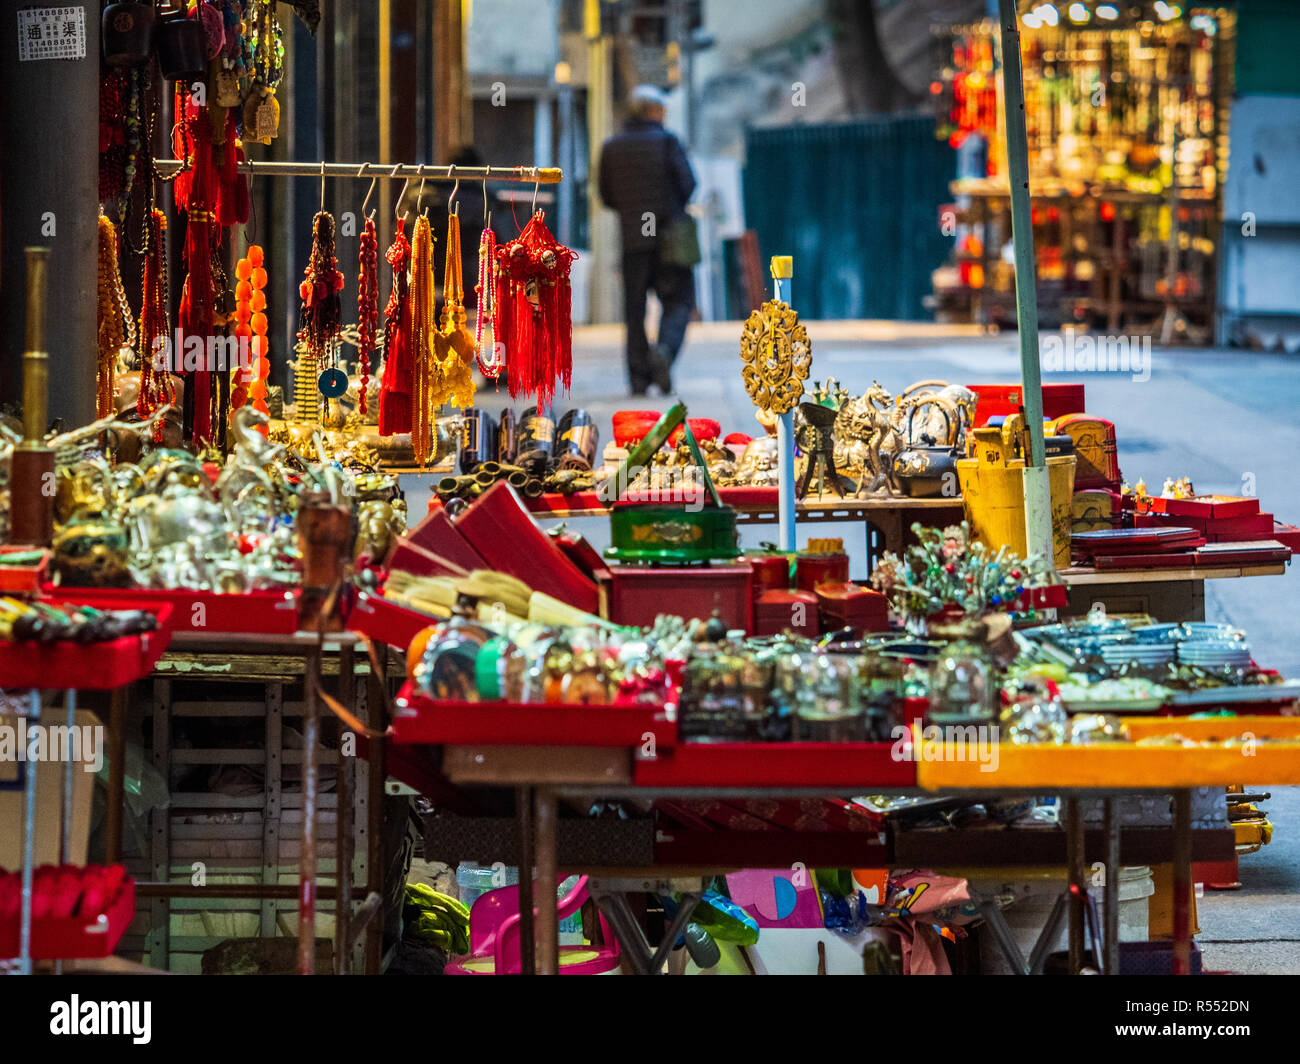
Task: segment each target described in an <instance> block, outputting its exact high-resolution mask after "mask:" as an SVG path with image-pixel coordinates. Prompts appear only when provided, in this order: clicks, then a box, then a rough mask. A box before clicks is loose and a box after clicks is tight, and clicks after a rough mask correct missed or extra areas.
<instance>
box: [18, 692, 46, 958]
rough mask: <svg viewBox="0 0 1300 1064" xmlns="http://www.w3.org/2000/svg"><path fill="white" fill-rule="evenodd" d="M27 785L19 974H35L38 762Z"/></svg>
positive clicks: (33, 717) (33, 696)
mask: <svg viewBox="0 0 1300 1064" xmlns="http://www.w3.org/2000/svg"><path fill="white" fill-rule="evenodd" d="M27 723H28V727H38V726H39V725H40V723H41V692H40V691H38V690H37V689H36V688H34V687H33V688H32V690H31V693H30V694H29V695H28V696H27ZM23 769H24V773H25V775H24V778H23V783H24V788H23V883H22V892H23V897H22V908H21V914H20V923H19V929H18V974H19V975H31V974H32V873H33V871H34V866H35V864H36V762H35V761H34V760H31V759H30V758H29V759H28V760H27V761H25V762H24V764H23Z"/></svg>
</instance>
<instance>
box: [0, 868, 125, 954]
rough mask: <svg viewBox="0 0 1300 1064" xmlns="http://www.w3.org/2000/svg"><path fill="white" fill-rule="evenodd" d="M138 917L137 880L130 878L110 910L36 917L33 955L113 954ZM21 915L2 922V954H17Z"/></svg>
mask: <svg viewBox="0 0 1300 1064" xmlns="http://www.w3.org/2000/svg"><path fill="white" fill-rule="evenodd" d="M134 919H135V880H133V879H127V880H126V881H125V882H124V883H123V885H122V890H121V892H120V893H119V894H118V896H117V898H116V899H115V900H114V901H113V903H112V904H111V905H109V906H108V908H107V911H106V912H103V913H101V914H100V915H99V916H98V917H97V918H96V917H86V916H68V917H43V918H41V919H34V920H33V921H32V958H33V959H34V960H38V961H54V960H74V959H76V960H82V959H86V958H92V957H109V956H112V953H113V950H115V949H116V948H117V943H118V941H119V940H120V939H121V938H122V935H123V934H124V933H125V931H126V929H127V927H128V926H129V925H130V923H131V921H132V920H134ZM18 948H19V926H18V919H17V918H15V919H12V920H6V921H2V922H0V957H17V956H18Z"/></svg>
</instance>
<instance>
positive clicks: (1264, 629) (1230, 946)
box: [413, 322, 1300, 973]
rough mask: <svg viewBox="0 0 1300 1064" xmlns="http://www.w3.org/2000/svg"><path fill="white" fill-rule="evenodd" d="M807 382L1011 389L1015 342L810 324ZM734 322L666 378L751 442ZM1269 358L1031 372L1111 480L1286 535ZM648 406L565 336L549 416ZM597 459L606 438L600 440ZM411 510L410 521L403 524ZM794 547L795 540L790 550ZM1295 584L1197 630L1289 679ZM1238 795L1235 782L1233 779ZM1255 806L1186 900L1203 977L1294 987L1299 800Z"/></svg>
mask: <svg viewBox="0 0 1300 1064" xmlns="http://www.w3.org/2000/svg"><path fill="white" fill-rule="evenodd" d="M806 324H807V327H808V332H809V335H810V337H811V339H812V343H813V372H812V378H813V379H814V380H819V381H824V380H826V378H828V377H834V378H835V379H836V380H838V381H839V382H840V383H841V384H843V385H844V386H846V387H848V388H849V389H850V390H851V391H854V392H855V393H861V392H862V391H863V390H865V389H866V388H867V387H868V386H869V385H870V384H871V382H872V381H873V380H878V381H879V382H880V383H881V384H882V385H884V386H885V387H886V388H887V389H889V390H890V391H891V392H894V393H897V392H898V391H900V390H901V389H903V388H905V387H907V386H908V385H909V384H912V383H914V382H916V381H921V380H945V381H948V382H951V383H960V384H973V383H998V382H1007V383H1010V382H1012V381H1016V380H1018V379H1019V375H1020V374H1019V356H1018V348H1017V339H1016V335H1015V334H1014V333H1002V334H999V335H993V336H987V335H976V334H975V333H974V331H973V330H968V329H962V328H952V327H941V326H933V325H925V324H915V325H913V324H909V323H890V322H808V323H806ZM740 329H741V326H740V323H738V322H717V323H708V324H696V325H693V326H692V327H691V330H690V332H689V333H688V335H687V342H686V346H685V348H684V350H683V351H682V354H681V356H680V358H679V359H678V362H677V364H676V366H675V367H674V370H673V380H674V384H675V394H676V396H677V397H679V398H680V399H681V400H682V401H684V402H685V403H686V404H687V407H688V409H689V411H690V413H691V414H692V415H694V416H697V417H712V418H716V419H717V420H719V421H720V422H721V423H722V431H723V434H724V435H725V434H727V433H729V432H733V431H741V432H748V433H751V434H757V432H758V431H759V430H758V425H757V422H756V421H755V420H754V413H753V407H752V405H751V404H750V402H749V399H748V397H747V396H746V394H745V390H744V386H743V384H742V382H741V378H740V357H739V337H740ZM1298 368H1300V367H1298V365H1297V362H1296V360H1295V359H1294V358H1293V357H1289V356H1286V355H1281V354H1266V353H1260V352H1249V351H1237V350H1228V349H1196V350H1192V349H1185V348H1159V347H1157V348H1155V349H1154V350H1152V351H1151V357H1150V366H1149V370H1150V372H1149V379H1145V380H1142V379H1138V378H1140V377H1143V376H1146V374H1144V373H1133V372H1128V373H1114V372H1095V371H1086V370H1085V371H1082V372H1080V371H1076V372H1073V373H1044V378H1043V379H1044V381H1047V382H1053V381H1075V382H1082V383H1083V384H1084V385H1085V387H1086V396H1087V411H1088V413H1091V414H1094V415H1097V416H1099V417H1104V418H1108V419H1109V420H1111V421H1113V422H1114V423H1115V427H1116V435H1117V438H1118V442H1119V459H1120V466H1121V468H1122V470H1123V473H1124V476H1125V478H1126V479H1127V480H1128V481H1129V482H1130V483H1136V481H1137V480H1138V478H1139V477H1141V478H1143V479H1145V481H1146V483H1147V486H1148V490H1150V491H1152V492H1153V493H1158V492H1159V489H1160V487H1161V485H1162V484H1163V483H1164V480H1165V478H1166V477H1174V478H1178V477H1182V476H1187V477H1190V478H1191V480H1192V482H1193V484H1194V485H1195V487H1196V489H1197V491H1198V492H1202V493H1210V492H1214V493H1223V494H1229V495H1241V494H1250V493H1254V494H1257V495H1258V496H1259V498H1260V501H1261V507H1262V509H1264V510H1266V511H1268V512H1271V513H1274V514H1276V515H1277V517H1278V518H1279V519H1281V520H1283V521H1287V522H1288V523H1291V524H1300V477H1297V474H1296V468H1295V463H1296V460H1297V455H1300V419H1297V416H1296V414H1297V411H1298V410H1300V372H1297V369H1298ZM480 405H481V406H483V407H484V408H486V409H491V410H499V409H501V408H502V407H504V406H506V405H508V403H507V397H505V396H504V394H501V395H497V396H494V395H492V394H491V393H490V392H489V391H488V390H487V389H484V390H483V391H482V392H481V393H480ZM669 405H670V400H669V399H666V398H661V397H652V398H650V399H645V398H639V399H635V400H633V399H630V398H629V397H628V390H627V378H626V371H625V368H624V362H623V330H622V328H621V327H615V326H588V327H582V328H579V329H576V330H575V333H574V368H573V387H572V390H571V392H570V394H569V397H568V399H567V400H565V401H561V402H557V404H556V408H557V409H556V413H557V415H558V414H559V413H562V412H563V411H564V410H565V409H567V408H568V407H569V406H581V407H584V408H585V409H586V410H588V411H589V412H590V413H591V414H592V415H593V416H594V418H595V421H596V423H597V424H598V425H600V426H601V431H602V433H605V432H608V430H609V425H610V417H611V415H612V414H613V413H614V411H616V410H621V409H630V408H631V409H650V408H654V409H658V410H665V409H667V407H668V406H669ZM601 442H602V445H603V443H604V439H602V441H601ZM413 512H419V511H418V510H413ZM573 524H574V525H575V526H576V527H577V528H578V529H579V530H580V531H582V532H583V533H584V534H585V535H587V536H588V538H590V539H591V540H592V542H593V544H594V545H595V546H596V547H597V548H598V549H603V548H604V547H605V546H607V545H608V528H607V522H605V521H603V520H590V519H589V520H584V521H581V522H573ZM774 534H775V528H774V527H773V528H769V527H759V528H754V527H752V526H751V527H750V528H747V529H745V530H744V533H743V540H742V542H743V545H745V546H755V545H757V544H758V543H759V542H760V541H762V540H765V539H768V540H770V539H774V538H775V535H774ZM816 534H817V535H818V536H824V535H827V534H842V535H843V536H844V537H845V542H846V547H847V548H848V549H849V552H850V556H851V562H852V572H853V575H854V576H855V578H858V577H862V576H864V575H865V571H866V559H865V546H864V543H863V541H862V539H861V535H862V534H861V529H860V528H857V527H855V526H852V525H846V526H843V528H842V529H841V530H836V531H834V532H831V531H830V528H829V527H828V526H825V525H818V526H817V532H816ZM806 538H807V537H806V535H804V534H802V533H801V534H800V536H799V540H800V542H802V541H803V540H804V539H806ZM1297 579H1298V578H1297V576H1296V575H1295V574H1293V573H1290V572H1288V573H1287V574H1285V575H1283V576H1275V577H1260V578H1254V579H1242V580H1210V581H1207V582H1206V617H1207V619H1208V620H1212V621H1226V622H1230V623H1232V624H1236V625H1239V626H1241V627H1243V628H1245V629H1246V631H1247V632H1248V633H1249V636H1250V642H1251V646H1252V649H1253V651H1254V653H1255V657H1256V660H1258V661H1259V662H1260V663H1261V664H1265V665H1268V666H1271V667H1273V668H1277V669H1280V670H1281V671H1282V672H1283V674H1284V675H1287V676H1300V640H1297V639H1296V637H1295V636H1296V625H1295V619H1294V614H1293V613H1292V607H1293V605H1294V603H1295V601H1296V600H1297V597H1300V584H1297V583H1296V581H1297ZM1242 782H1243V783H1245V784H1246V785H1247V786H1248V787H1249V786H1250V781H1249V780H1243V781H1242ZM1273 793H1274V797H1273V799H1272V800H1271V801H1269V802H1267V803H1265V808H1266V809H1267V811H1268V812H1269V814H1270V816H1271V818H1272V819H1273V822H1274V825H1275V828H1276V834H1275V836H1274V841H1273V843H1272V844H1271V845H1269V846H1266V847H1264V849H1263V850H1262V851H1261V852H1260V853H1258V854H1254V855H1250V856H1247V857H1244V858H1243V859H1242V862H1241V878H1242V881H1243V883H1244V884H1245V886H1244V887H1243V889H1242V890H1239V891H1232V892H1213V893H1207V895H1206V896H1205V897H1204V898H1203V899H1201V901H1200V903H1199V904H1200V922H1201V926H1202V932H1203V933H1202V937H1201V939H1200V941H1201V944H1202V948H1203V949H1204V951H1205V963H1206V967H1207V968H1209V969H1212V970H1232V971H1239V972H1260V973H1264V972H1291V973H1300V789H1295V788H1289V789H1288V788H1284V789H1275V790H1274V792H1273Z"/></svg>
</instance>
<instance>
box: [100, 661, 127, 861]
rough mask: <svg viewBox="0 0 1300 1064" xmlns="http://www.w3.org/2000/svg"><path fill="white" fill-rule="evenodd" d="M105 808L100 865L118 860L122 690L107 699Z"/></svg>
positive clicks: (122, 803) (122, 790)
mask: <svg viewBox="0 0 1300 1064" xmlns="http://www.w3.org/2000/svg"><path fill="white" fill-rule="evenodd" d="M108 698H109V702H108V744H109V753H108V805H107V808H106V809H105V811H104V817H105V820H104V836H105V842H104V863H105V864H117V862H118V861H119V860H121V858H122V814H123V809H124V807H125V803H126V688H124V687H119V688H118V689H117V690H115V691H114V692H113V693H112V694H111V695H109V696H108Z"/></svg>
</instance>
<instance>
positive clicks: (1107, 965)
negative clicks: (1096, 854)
mask: <svg viewBox="0 0 1300 1064" xmlns="http://www.w3.org/2000/svg"><path fill="white" fill-rule="evenodd" d="M1102 815H1103V817H1104V819H1105V826H1106V938H1105V943H1104V947H1103V953H1104V957H1103V960H1102V970H1103V971H1104V972H1105V974H1106V975H1119V832H1120V827H1119V817H1118V816H1116V814H1115V802H1114V799H1112V798H1110V797H1107V798H1106V799H1105V800H1104V801H1103V804H1102Z"/></svg>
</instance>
